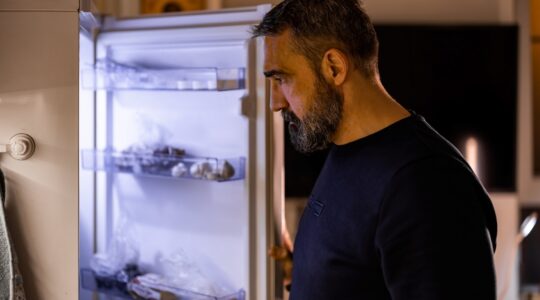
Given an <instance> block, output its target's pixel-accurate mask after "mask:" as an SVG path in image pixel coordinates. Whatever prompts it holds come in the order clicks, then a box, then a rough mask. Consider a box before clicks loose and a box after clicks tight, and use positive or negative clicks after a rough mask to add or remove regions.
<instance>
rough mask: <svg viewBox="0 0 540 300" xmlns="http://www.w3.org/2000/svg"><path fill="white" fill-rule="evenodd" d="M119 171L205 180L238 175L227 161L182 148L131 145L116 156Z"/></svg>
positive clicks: (218, 179) (115, 164)
mask: <svg viewBox="0 0 540 300" xmlns="http://www.w3.org/2000/svg"><path fill="white" fill-rule="evenodd" d="M112 162H113V163H114V167H115V168H116V170H118V171H124V172H130V173H135V174H148V175H158V176H171V177H193V178H197V179H205V180H217V181H222V180H228V179H230V178H232V177H233V176H234V175H235V169H234V167H233V165H232V164H231V163H230V162H229V161H227V160H217V159H211V158H194V157H188V156H186V151H185V150H184V149H182V148H178V147H173V146H169V145H165V146H159V147H148V146H138V145H134V146H130V147H128V148H127V149H125V150H123V151H121V152H120V153H115V154H113V156H112Z"/></svg>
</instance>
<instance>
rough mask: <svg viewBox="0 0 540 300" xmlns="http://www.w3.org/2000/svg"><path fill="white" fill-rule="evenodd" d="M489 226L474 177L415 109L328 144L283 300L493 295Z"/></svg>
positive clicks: (489, 213)
mask: <svg viewBox="0 0 540 300" xmlns="http://www.w3.org/2000/svg"><path fill="white" fill-rule="evenodd" d="M496 234H497V223H496V218H495V212H494V210H493V206H492V204H491V201H490V199H489V197H488V195H487V193H486V192H485V190H484V188H483V187H482V185H481V184H480V183H479V181H478V180H477V178H476V176H475V175H474V174H473V172H472V171H471V169H470V168H469V166H468V165H467V163H466V162H465V161H464V159H463V158H462V156H461V155H460V154H459V152H458V151H457V150H456V149H455V148H454V147H453V146H452V145H451V144H450V143H448V142H447V141H446V140H445V139H444V138H442V137H441V136H440V135H439V134H438V133H437V132H435V131H434V130H433V129H432V128H431V127H430V126H429V125H428V124H427V123H426V122H425V120H424V118H422V117H421V116H419V115H416V114H414V113H413V114H412V115H411V116H410V117H407V118H405V119H402V120H400V121H398V122H396V123H394V124H392V125H390V126H389V127H387V128H384V129H382V130H381V131H379V132H376V133H374V134H372V135H369V136H367V137H365V138H362V139H359V140H356V141H354V142H351V143H349V144H346V145H342V146H336V145H334V146H333V147H332V149H331V150H330V153H329V155H328V158H327V160H326V162H325V165H324V167H323V169H322V171H321V174H320V175H319V178H318V180H317V183H316V185H315V187H314V189H313V193H312V195H311V196H310V198H309V201H308V205H307V207H306V209H305V210H304V213H303V215H302V218H301V220H300V224H299V228H298V232H297V237H296V240H295V252H294V262H293V279H292V288H291V294H290V299H291V300H317V299H340V300H345V299H405V300H422V299H430V300H439V299H452V300H455V299H495V298H496V296H495V294H496V287H495V271H494V267H493V249H494V247H495V238H496ZM492 247H493V248H492Z"/></svg>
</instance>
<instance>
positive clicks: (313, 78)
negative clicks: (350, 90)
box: [264, 31, 343, 153]
mask: <svg viewBox="0 0 540 300" xmlns="http://www.w3.org/2000/svg"><path fill="white" fill-rule="evenodd" d="M264 73H265V76H267V77H269V78H270V79H271V85H272V99H271V108H272V110H274V111H281V112H282V115H283V118H284V119H285V121H286V122H287V123H288V129H289V133H290V136H291V143H292V144H293V146H294V147H295V149H296V150H297V151H300V152H304V153H307V152H313V151H315V150H321V149H325V148H327V147H328V145H329V144H330V143H331V142H332V138H333V135H334V133H335V131H336V129H337V127H338V125H339V123H340V121H341V115H342V111H343V96H342V95H341V94H340V93H339V91H338V90H337V89H336V88H335V87H334V86H333V85H332V84H331V83H328V82H327V81H326V80H325V79H324V77H323V76H322V75H321V74H320V73H319V72H317V73H315V72H313V70H312V68H311V67H310V65H309V63H308V61H307V59H306V58H305V57H304V56H303V55H299V54H297V53H295V52H294V51H293V50H292V49H291V43H290V33H289V32H288V31H285V32H284V33H282V34H280V35H278V36H269V37H266V38H265V62H264Z"/></svg>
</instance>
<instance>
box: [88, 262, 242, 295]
mask: <svg viewBox="0 0 540 300" xmlns="http://www.w3.org/2000/svg"><path fill="white" fill-rule="evenodd" d="M80 278H81V286H82V287H83V288H84V289H86V290H89V291H95V292H98V293H102V294H105V295H108V296H114V297H119V298H122V299H145V298H141V297H136V296H134V295H133V296H132V295H131V294H130V292H129V291H128V290H129V288H128V283H127V282H124V281H122V280H118V279H117V278H115V277H114V276H97V275H96V273H95V272H94V271H93V270H91V269H81V277H80ZM154 288H155V289H156V293H158V294H159V292H158V291H157V290H158V289H159V290H161V291H163V292H162V293H163V294H167V296H169V298H161V299H182V300H245V297H246V295H245V294H246V293H245V291H244V290H239V291H237V292H235V293H232V294H228V295H221V296H215V295H206V294H202V293H197V292H194V291H189V290H186V289H181V288H176V287H169V286H164V285H161V286H159V287H158V286H155V287H154ZM132 293H133V292H132Z"/></svg>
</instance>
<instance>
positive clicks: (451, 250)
mask: <svg viewBox="0 0 540 300" xmlns="http://www.w3.org/2000/svg"><path fill="white" fill-rule="evenodd" d="M481 191H483V189H482V187H481V186H479V183H478V181H477V180H476V177H475V176H474V175H473V174H472V173H471V172H470V171H469V170H467V169H466V168H465V167H464V166H463V165H461V163H460V162H458V161H454V160H452V159H450V158H439V157H433V158H427V159H423V160H421V161H417V162H414V163H410V164H409V165H407V166H405V167H403V168H402V169H400V171H399V172H398V173H396V174H395V175H394V177H393V178H392V180H391V183H390V184H389V189H388V190H387V191H386V193H385V197H384V199H383V202H382V204H381V208H380V211H379V218H378V226H377V231H376V236H375V242H376V247H377V252H378V255H379V256H380V261H381V265H382V269H383V275H384V279H385V282H386V285H387V287H388V289H389V292H390V294H391V296H392V299H394V300H401V299H415V300H422V299H430V300H432V299H437V300H444V299H496V285H495V270H494V267H493V250H492V247H491V243H490V238H489V235H488V233H487V232H488V231H487V225H486V221H485V220H486V215H485V214H491V213H493V212H486V211H484V210H485V208H484V207H486V206H485V205H484V203H482V201H489V198H487V196H486V195H485V193H482V192H481ZM490 217H491V216H490ZM493 238H495V237H493Z"/></svg>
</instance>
